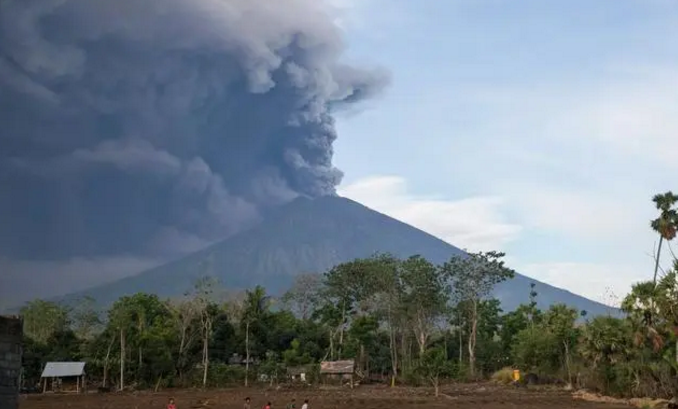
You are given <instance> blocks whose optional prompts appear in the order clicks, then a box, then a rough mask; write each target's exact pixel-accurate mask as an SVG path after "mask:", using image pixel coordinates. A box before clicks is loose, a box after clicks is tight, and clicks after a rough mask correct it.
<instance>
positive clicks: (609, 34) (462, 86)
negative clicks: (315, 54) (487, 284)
mask: <svg viewBox="0 0 678 409" xmlns="http://www.w3.org/2000/svg"><path fill="white" fill-rule="evenodd" d="M332 3H333V4H334V5H335V6H336V7H337V21H338V23H339V24H340V25H341V26H342V27H343V29H344V31H345V36H346V43H347V45H348V46H349V52H348V54H349V58H350V59H354V60H359V61H361V62H362V63H364V62H365V61H367V62H368V63H371V64H374V65H381V66H384V67H386V68H388V69H389V70H390V71H391V72H392V76H393V84H392V86H391V87H390V88H389V89H388V91H387V93H386V94H385V95H384V96H383V97H381V98H380V99H378V100H376V101H373V102H370V104H369V105H368V106H366V107H365V109H364V111H362V112H359V113H352V114H347V115H344V116H342V117H341V118H340V119H339V132H340V137H339V140H338V141H337V143H336V164H337V165H338V166H339V167H340V168H341V169H342V170H343V171H344V172H345V174H346V176H345V179H344V183H343V184H342V186H341V189H340V194H342V195H344V196H347V197H350V198H353V199H356V200H358V201H360V202H362V203H364V204H366V205H368V206H370V207H372V208H375V209H377V210H380V211H382V212H385V213H387V214H389V215H392V216H395V217H397V218H399V219H401V220H403V221H406V222H409V223H411V224H413V225H415V226H417V227H420V228H422V229H424V230H427V231H429V232H431V233H433V234H436V235H437V236H439V237H441V238H443V239H445V240H447V241H449V242H450V243H452V244H454V245H456V246H458V247H462V248H468V249H469V250H491V249H497V250H503V251H505V252H506V253H507V261H509V262H510V264H511V266H512V267H514V268H515V269H516V270H517V271H519V272H521V273H524V274H527V275H530V276H532V277H534V278H537V279H539V280H542V281H545V282H548V283H550V284H554V285H557V286H560V287H564V288H567V289H570V290H572V291H575V292H577V293H580V294H582V295H585V296H588V297H590V298H593V299H597V300H600V301H603V302H606V303H610V304H615V303H617V302H618V301H619V298H620V297H622V296H623V295H624V294H625V293H626V292H627V291H628V289H629V288H630V285H631V284H632V283H633V282H636V281H638V280H641V279H646V278H648V277H651V274H652V267H653V261H652V256H651V254H652V252H653V249H654V246H655V244H656V239H655V237H654V235H653V233H652V232H651V231H650V230H649V228H648V223H649V220H650V219H651V218H652V217H654V209H653V207H652V203H651V201H650V199H651V197H652V195H654V194H655V193H657V192H664V191H666V190H671V189H673V190H674V191H675V190H678V184H677V183H676V181H677V180H678V2H675V1H663V0H643V1H612V0H609V1H596V2H591V1H548V2H546V1H543V0H542V1H521V2H513V1H503V0H473V1H471V0H469V1H453V0H445V1H443V0H431V1H426V2H415V1H411V0H410V1H404V0H389V1H386V0H333V1H332Z"/></svg>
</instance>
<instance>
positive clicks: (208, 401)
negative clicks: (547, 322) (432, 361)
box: [20, 384, 628, 409]
mask: <svg viewBox="0 0 678 409" xmlns="http://www.w3.org/2000/svg"><path fill="white" fill-rule="evenodd" d="M441 392H442V393H443V394H444V395H443V396H440V397H439V398H435V397H434V396H433V395H432V391H431V390H429V389H427V388H419V389H412V388H395V389H390V388H387V387H368V386H362V387H358V388H356V389H354V390H350V389H332V390H328V389H315V388H314V389H280V390H274V389H270V390H265V389H262V388H250V389H244V388H240V389H222V390H208V391H199V390H174V391H165V392H159V393H151V392H139V393H125V394H116V393H111V394H87V395H44V396H43V395H29V396H24V397H22V399H21V405H20V409H48V408H49V409H52V408H71V409H89V408H92V409H113V408H115V409H120V408H124V409H146V408H149V409H150V408H158V409H160V408H164V407H165V405H166V404H167V400H168V398H169V397H174V398H175V400H176V403H177V408H178V409H189V408H190V409H202V408H204V409H212V408H214V409H217V408H219V409H221V408H223V409H241V408H242V405H243V399H244V398H245V396H250V397H251V398H252V409H259V408H261V407H262V406H263V405H264V404H265V403H266V402H267V401H270V402H271V403H272V404H273V408H275V409H278V408H280V409H283V408H284V407H285V405H286V404H287V402H288V401H289V400H290V399H292V398H295V399H296V401H297V408H300V407H301V403H302V402H303V400H304V399H309V401H310V409H353V408H359V409H390V408H421V409H423V408H427V409H428V408H450V407H452V408H462V409H463V408H469V409H470V408H473V409H479V408H483V409H485V408H523V409H530V408H535V409H536V408H548V409H558V408H563V409H565V408H582V409H621V408H626V409H628V406H626V405H614V404H605V403H594V402H587V401H583V400H577V399H573V398H572V396H571V394H570V393H568V392H565V391H554V390H543V389H540V390H533V389H513V388H511V387H499V386H494V385H488V384H483V385H451V386H446V387H444V388H442V389H441Z"/></svg>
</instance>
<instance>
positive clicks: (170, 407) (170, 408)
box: [167, 398, 177, 409]
mask: <svg viewBox="0 0 678 409" xmlns="http://www.w3.org/2000/svg"><path fill="white" fill-rule="evenodd" d="M167 409H177V405H175V404H174V398H170V399H169V403H168V404H167Z"/></svg>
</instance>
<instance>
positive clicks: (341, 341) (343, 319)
mask: <svg viewBox="0 0 678 409" xmlns="http://www.w3.org/2000/svg"><path fill="white" fill-rule="evenodd" d="M345 323H346V300H344V301H342V303H341V325H340V326H339V348H338V351H337V359H341V353H342V352H343V351H342V350H343V349H344V324H345Z"/></svg>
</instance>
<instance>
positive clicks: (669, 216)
mask: <svg viewBox="0 0 678 409" xmlns="http://www.w3.org/2000/svg"><path fill="white" fill-rule="evenodd" d="M652 201H653V202H654V204H655V206H656V207H657V210H659V217H658V218H656V219H654V220H652V221H651V222H650V226H651V227H652V230H654V231H656V232H657V233H658V234H659V246H658V247H657V258H656V259H655V265H654V277H653V278H652V283H654V284H655V285H656V284H657V273H658V272H659V258H660V257H661V251H662V244H664V240H666V241H671V240H673V239H674V238H675V237H676V231H677V230H678V211H676V209H674V208H673V206H674V205H675V204H676V203H678V195H675V194H673V192H670V191H669V192H666V193H664V194H657V195H655V196H654V197H653V198H652Z"/></svg>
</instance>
